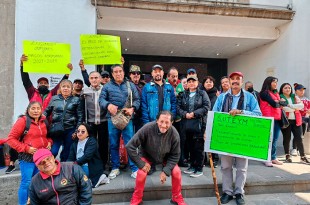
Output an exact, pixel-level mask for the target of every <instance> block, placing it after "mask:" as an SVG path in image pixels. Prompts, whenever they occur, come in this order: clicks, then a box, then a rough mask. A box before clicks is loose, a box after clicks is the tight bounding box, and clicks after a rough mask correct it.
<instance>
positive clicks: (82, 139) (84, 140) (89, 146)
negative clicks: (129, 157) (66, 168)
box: [67, 123, 109, 188]
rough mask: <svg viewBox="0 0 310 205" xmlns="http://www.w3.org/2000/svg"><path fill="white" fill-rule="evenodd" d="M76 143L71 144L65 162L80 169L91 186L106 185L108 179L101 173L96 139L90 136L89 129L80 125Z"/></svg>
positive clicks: (84, 125) (101, 167)
mask: <svg viewBox="0 0 310 205" xmlns="http://www.w3.org/2000/svg"><path fill="white" fill-rule="evenodd" d="M76 135H77V138H78V141H75V142H73V144H72V145H71V149H70V154H69V157H68V160H67V161H72V162H74V163H76V164H78V165H80V166H81V167H82V169H83V170H84V172H85V173H86V175H87V176H88V177H89V178H90V180H91V182H92V186H93V187H94V188H96V187H98V186H99V185H100V184H102V183H108V182H109V179H108V178H107V177H106V175H105V174H104V173H103V171H104V170H103V163H102V161H101V159H100V156H99V152H98V145H97V140H96V138H95V137H94V136H93V135H92V130H91V127H90V126H89V125H88V124H87V123H82V124H81V125H80V126H79V127H78V129H77V134H76Z"/></svg>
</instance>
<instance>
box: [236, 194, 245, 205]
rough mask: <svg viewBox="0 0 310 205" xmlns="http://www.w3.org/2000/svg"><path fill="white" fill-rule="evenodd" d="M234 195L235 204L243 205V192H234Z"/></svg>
mask: <svg viewBox="0 0 310 205" xmlns="http://www.w3.org/2000/svg"><path fill="white" fill-rule="evenodd" d="M235 197H236V203H237V205H244V204H245V201H244V196H243V194H236V195H235Z"/></svg>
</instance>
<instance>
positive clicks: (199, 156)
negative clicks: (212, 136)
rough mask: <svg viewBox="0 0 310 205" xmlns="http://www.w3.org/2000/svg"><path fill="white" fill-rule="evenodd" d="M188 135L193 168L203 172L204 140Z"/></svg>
mask: <svg viewBox="0 0 310 205" xmlns="http://www.w3.org/2000/svg"><path fill="white" fill-rule="evenodd" d="M188 134H189V135H188V141H189V146H190V151H189V153H190V161H191V166H192V167H193V168H195V170H196V171H199V172H202V168H203V160H204V139H203V137H202V136H200V137H197V136H195V135H193V134H191V133H188Z"/></svg>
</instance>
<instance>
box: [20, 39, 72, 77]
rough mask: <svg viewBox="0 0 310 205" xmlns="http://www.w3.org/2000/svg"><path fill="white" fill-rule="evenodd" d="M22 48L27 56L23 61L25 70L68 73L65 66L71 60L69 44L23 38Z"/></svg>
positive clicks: (68, 70)
mask: <svg viewBox="0 0 310 205" xmlns="http://www.w3.org/2000/svg"><path fill="white" fill-rule="evenodd" d="M23 50H24V52H23V53H24V54H25V55H26V56H27V57H28V60H27V61H25V62H24V71H25V72H31V73H55V74H69V73H70V69H69V68H67V65H68V63H70V61H71V54H70V44H65V43H53V42H41V41H27V40H25V41H23Z"/></svg>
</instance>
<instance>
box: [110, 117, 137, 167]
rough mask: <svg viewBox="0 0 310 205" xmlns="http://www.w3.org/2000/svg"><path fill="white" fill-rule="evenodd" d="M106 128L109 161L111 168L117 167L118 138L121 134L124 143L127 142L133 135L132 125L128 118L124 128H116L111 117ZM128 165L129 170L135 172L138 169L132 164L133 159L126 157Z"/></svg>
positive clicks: (118, 163)
mask: <svg viewBox="0 0 310 205" xmlns="http://www.w3.org/2000/svg"><path fill="white" fill-rule="evenodd" d="M108 130H109V139H110V154H111V162H112V170H113V169H118V168H119V165H120V162H119V140H120V136H121V134H122V137H123V139H124V143H125V145H126V144H127V143H128V142H129V140H130V139H131V138H132V136H133V126H132V121H131V120H130V122H129V124H128V125H127V127H126V128H125V129H124V130H119V129H117V128H116V127H115V126H114V125H113V123H112V121H111V119H109V120H108ZM128 161H129V165H130V168H131V171H133V172H135V171H137V170H138V167H137V166H136V165H135V164H134V162H133V161H131V159H130V158H129V157H128Z"/></svg>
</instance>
